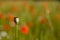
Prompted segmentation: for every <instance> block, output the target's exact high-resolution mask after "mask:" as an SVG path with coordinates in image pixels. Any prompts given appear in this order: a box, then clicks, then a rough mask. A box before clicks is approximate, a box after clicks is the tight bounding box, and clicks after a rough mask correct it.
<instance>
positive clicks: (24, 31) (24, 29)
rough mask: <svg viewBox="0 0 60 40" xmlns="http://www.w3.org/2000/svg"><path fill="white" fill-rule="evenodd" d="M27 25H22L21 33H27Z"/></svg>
mask: <svg viewBox="0 0 60 40" xmlns="http://www.w3.org/2000/svg"><path fill="white" fill-rule="evenodd" d="M28 30H29V29H28V27H27V26H26V25H24V26H22V27H21V32H22V33H23V34H28Z"/></svg>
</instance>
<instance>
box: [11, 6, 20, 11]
mask: <svg viewBox="0 0 60 40" xmlns="http://www.w3.org/2000/svg"><path fill="white" fill-rule="evenodd" d="M11 10H12V11H14V12H15V11H18V10H19V8H18V7H17V6H16V5H12V7H11Z"/></svg>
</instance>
